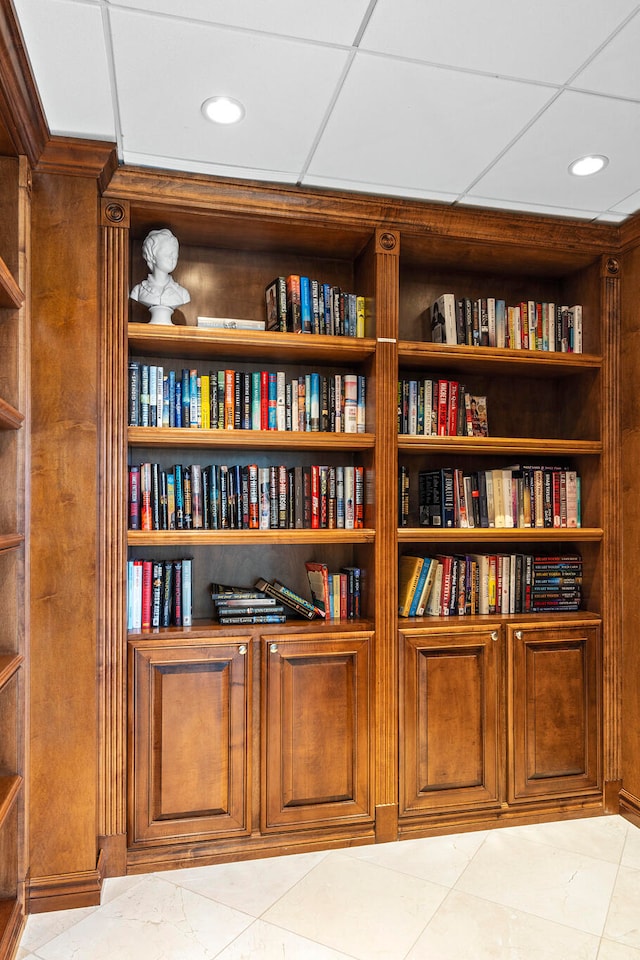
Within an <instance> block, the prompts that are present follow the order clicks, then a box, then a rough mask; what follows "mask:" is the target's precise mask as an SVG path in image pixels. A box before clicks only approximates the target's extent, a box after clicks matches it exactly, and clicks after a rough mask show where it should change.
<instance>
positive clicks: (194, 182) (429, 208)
mask: <svg viewBox="0 0 640 960" xmlns="http://www.w3.org/2000/svg"><path fill="white" fill-rule="evenodd" d="M105 196H114V197H116V196H117V197H122V198H125V199H127V200H129V201H130V202H131V203H132V204H136V203H144V204H145V206H147V207H148V206H149V201H150V198H153V201H154V202H155V203H156V204H157V205H158V206H159V207H162V208H165V209H167V210H169V209H174V210H178V209H188V208H192V209H197V208H209V209H211V210H213V209H215V210H216V211H218V212H220V213H224V214H226V215H228V216H230V215H234V214H235V215H243V214H244V215H253V216H259V215H260V213H268V214H269V215H270V216H274V215H275V216H278V214H280V215H281V216H282V217H283V218H284V219H286V220H288V221H294V222H295V221H298V220H305V221H312V220H315V221H316V222H317V223H325V224H327V225H329V226H332V227H333V228H334V229H335V228H339V227H341V226H343V227H344V226H347V225H350V226H358V227H359V228H361V229H366V228H367V226H369V227H370V228H371V229H372V230H373V229H377V228H378V226H379V224H380V223H386V224H389V228H382V229H381V230H380V231H379V232H380V235H384V236H386V235H392V234H393V232H394V231H398V230H399V231H404V230H407V231H412V230H414V231H415V230H416V229H417V230H419V231H420V233H421V234H424V235H425V236H427V237H429V238H431V239H435V238H437V237H446V238H448V239H455V238H460V239H465V240H466V241H467V242H468V240H469V237H473V238H474V242H476V241H487V242H491V241H493V242H495V243H500V244H501V245H503V246H504V248H505V250H506V251H508V250H509V248H510V247H514V246H519V247H524V246H528V247H529V248H530V249H531V248H534V249H535V248H538V249H540V250H541V251H545V252H546V253H547V254H550V255H551V254H553V255H554V256H555V255H557V256H562V255H567V256H569V255H571V256H575V257H576V258H577V259H578V260H579V261H581V262H582V263H583V264H587V263H588V262H590V261H591V262H593V260H594V259H596V258H597V257H598V256H599V255H600V254H601V253H602V250H603V248H604V247H607V246H609V247H611V248H615V246H616V244H617V242H618V236H619V234H618V228H617V226H612V225H611V224H604V223H582V222H581V224H580V230H579V232H578V231H576V225H575V220H569V219H564V218H561V217H543V216H536V215H533V214H512V215H511V221H512V223H513V229H512V230H510V231H509V235H508V236H506V235H505V215H504V213H501V212H499V211H491V210H479V209H478V208H476V207H474V208H468V207H467V208H465V207H463V206H451V207H446V206H442V205H438V204H432V203H427V202H423V201H417V200H402V201H401V202H396V201H394V200H392V199H389V198H387V197H370V196H366V197H365V196H360V195H358V194H349V193H341V192H338V191H331V190H322V191H317V192H316V191H313V190H306V189H302V188H300V187H293V186H291V187H288V186H286V185H281V184H267V183H262V182H260V181H249V180H233V179H228V178H221V177H213V176H205V175H202V174H188V173H181V174H180V176H179V177H178V176H176V174H175V172H172V171H157V170H149V169H147V168H142V167H129V166H127V167H124V166H121V167H118V169H117V170H115V171H114V174H113V177H112V178H111V181H110V183H109V184H108V186H107V187H106V188H105ZM385 253H387V255H393V254H394V253H396V251H395V250H394V251H393V252H392V253H391V254H389V251H388V250H386V251H385Z"/></svg>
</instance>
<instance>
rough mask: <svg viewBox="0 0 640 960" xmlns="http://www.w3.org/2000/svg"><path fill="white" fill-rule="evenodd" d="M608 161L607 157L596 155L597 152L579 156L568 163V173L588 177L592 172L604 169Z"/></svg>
mask: <svg viewBox="0 0 640 960" xmlns="http://www.w3.org/2000/svg"><path fill="white" fill-rule="evenodd" d="M608 163H609V158H608V157H602V156H598V155H597V154H594V155H590V156H588V157H579V159H578V160H574V161H573V163H571V164H569V173H572V174H573V176H574V177H590V176H591V174H592V173H599V172H600V171H601V170H604V168H605V167H606V165H607V164H608Z"/></svg>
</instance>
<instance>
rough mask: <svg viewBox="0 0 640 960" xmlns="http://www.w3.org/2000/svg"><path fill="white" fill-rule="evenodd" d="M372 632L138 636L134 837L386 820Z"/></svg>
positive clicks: (190, 838) (134, 644) (155, 839)
mask: <svg viewBox="0 0 640 960" xmlns="http://www.w3.org/2000/svg"><path fill="white" fill-rule="evenodd" d="M372 637H373V634H372V633H370V632H367V631H344V632H340V631H337V632H335V633H334V632H332V633H330V634H329V635H327V634H325V635H324V636H319V635H318V634H314V633H312V632H307V633H304V632H302V633H299V634H298V633H295V634H292V633H287V634H283V635H279V634H275V633H273V634H271V635H269V636H259V635H253V636H252V635H251V634H248V635H241V636H237V637H232V636H225V637H223V638H219V639H217V640H207V639H202V638H201V639H193V640H189V639H187V638H178V639H171V640H167V639H164V640H160V639H158V640H156V639H149V638H140V639H135V640H131V641H130V643H129V727H130V738H129V742H130V756H129V843H130V844H131V845H137V844H140V845H144V844H154V843H161V844H180V843H183V842H188V843H193V842H194V841H198V842H207V841H212V840H233V838H239V840H241V839H242V837H243V836H247V835H249V834H251V833H252V832H253V834H254V836H255V835H256V829H257V826H258V821H259V827H260V832H261V833H262V834H270V833H271V834H272V833H277V832H282V831H292V830H293V831H300V830H309V829H313V830H316V831H318V830H320V831H321V830H322V829H323V828H327V827H332V828H336V827H337V828H338V829H341V828H343V827H344V826H345V825H347V826H349V825H350V824H358V825H361V824H363V823H369V824H373V797H372V786H371V784H372V780H373V778H372V773H371V766H372V759H371V743H372V732H371V726H372V710H371V666H370V665H371V658H372V652H371V646H372ZM255 657H259V658H260V660H261V664H260V665H259V666H260V670H261V677H262V682H261V685H260V687H261V688H260V689H254V688H253V687H252V676H253V675H254V669H253V666H252V662H253V660H254V658H255ZM256 666H258V665H256ZM255 676H256V678H257V676H258V671H255ZM254 751H255V752H254ZM252 756H255V758H256V760H255V762H254V763H252ZM258 757H260V762H259V764H258ZM258 769H259V771H260V781H261V782H260V784H259V785H257V784H255V783H252V782H251V776H250V771H251V770H253V771H254V773H255V772H257V771H258ZM258 796H260V798H261V799H260V803H261V807H260V811H259V815H258V811H256V812H255V813H254V814H252V811H251V809H250V806H251V799H250V798H251V797H254V798H256V799H257V798H258ZM252 827H253V831H252ZM343 833H344V830H343Z"/></svg>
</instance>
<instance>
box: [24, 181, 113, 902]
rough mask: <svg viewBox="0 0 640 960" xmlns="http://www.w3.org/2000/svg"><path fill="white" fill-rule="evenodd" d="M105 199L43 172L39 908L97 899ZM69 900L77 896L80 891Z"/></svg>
mask: <svg viewBox="0 0 640 960" xmlns="http://www.w3.org/2000/svg"><path fill="white" fill-rule="evenodd" d="M97 214H98V201H97V185H96V181H95V180H92V179H89V178H81V177H77V176H75V177H65V176H51V175H35V176H34V189H33V224H32V227H33V242H32V258H33V286H32V289H33V309H32V317H33V330H32V364H33V366H32V390H33V396H32V424H33V433H32V477H31V509H32V538H33V542H32V549H31V656H32V671H31V678H32V688H31V731H32V742H31V777H30V825H31V842H30V860H31V881H30V895H31V909H32V910H40V909H54V908H58V907H61V906H65V905H66V904H65V903H64V902H63V900H64V897H65V895H66V894H73V895H74V899H73V906H80V905H82V899H83V897H84V899H85V900H86V902H87V903H89V902H97V901H96V896H97V893H98V890H99V885H98V880H97V873H96V780H97V733H96V634H97V582H96V572H97V560H96V558H97V516H98V464H97V432H98V412H99V400H98V397H99V394H98V357H99V349H98V347H99V315H98V283H97V264H98V262H99V248H98V238H99V235H98V226H97ZM69 905H71V904H70V902H69Z"/></svg>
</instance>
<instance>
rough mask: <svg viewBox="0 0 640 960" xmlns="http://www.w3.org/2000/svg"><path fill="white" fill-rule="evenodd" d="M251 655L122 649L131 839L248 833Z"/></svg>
mask: <svg viewBox="0 0 640 960" xmlns="http://www.w3.org/2000/svg"><path fill="white" fill-rule="evenodd" d="M250 649H251V648H250V645H248V644H247V642H246V640H244V641H243V638H238V642H236V643H225V644H197V643H191V644H189V643H187V644H178V645H176V646H173V647H168V646H163V645H161V644H153V643H151V642H149V641H140V642H137V643H134V644H132V645H131V702H130V715H131V723H132V755H131V758H130V765H131V766H130V780H131V783H132V792H131V810H130V820H131V824H130V839H131V842H133V843H136V842H140V841H153V840H163V839H167V838H177V837H183V838H186V837H193V836H196V835H197V836H200V837H203V838H204V837H212V836H228V835H229V834H233V835H238V834H242V833H246V832H248V824H249V812H248V802H247V784H248V780H247V771H248V762H249V743H248V733H247V731H248V727H249V721H248V713H247V711H248V700H247V698H248V695H249V690H250V681H249V677H250V663H251V656H250Z"/></svg>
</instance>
